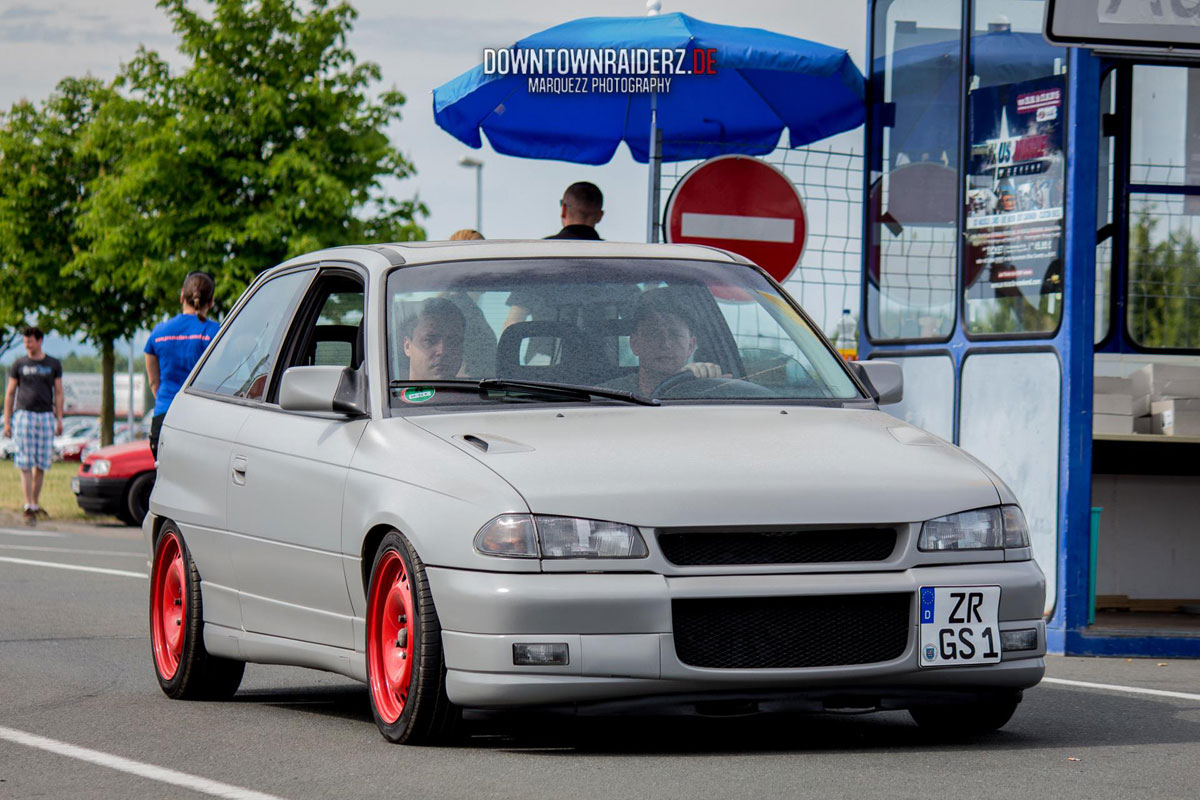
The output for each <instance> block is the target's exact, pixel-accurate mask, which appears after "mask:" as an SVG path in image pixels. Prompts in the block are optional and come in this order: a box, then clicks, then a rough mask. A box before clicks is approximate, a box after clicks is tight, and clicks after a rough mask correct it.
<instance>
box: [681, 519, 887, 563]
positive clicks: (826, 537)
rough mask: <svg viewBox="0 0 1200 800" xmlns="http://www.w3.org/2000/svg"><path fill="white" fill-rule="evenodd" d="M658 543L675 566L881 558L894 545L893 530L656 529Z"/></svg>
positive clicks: (873, 559)
mask: <svg viewBox="0 0 1200 800" xmlns="http://www.w3.org/2000/svg"><path fill="white" fill-rule="evenodd" d="M658 545H659V547H660V548H662V551H663V555H664V556H666V558H667V560H668V561H670V562H671V563H672V564H676V565H679V566H715V565H719V564H816V563H835V562H839V561H884V560H886V559H887V558H888V557H889V556H891V554H892V551H893V550H895V549H896V531H895V529H893V528H843V529H833V530H783V531H726V530H716V531H679V532H672V531H659V534H658Z"/></svg>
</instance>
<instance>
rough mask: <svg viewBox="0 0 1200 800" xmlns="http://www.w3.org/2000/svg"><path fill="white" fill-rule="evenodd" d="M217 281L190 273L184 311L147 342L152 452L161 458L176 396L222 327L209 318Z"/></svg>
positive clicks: (183, 297)
mask: <svg viewBox="0 0 1200 800" xmlns="http://www.w3.org/2000/svg"><path fill="white" fill-rule="evenodd" d="M213 288H214V286H213V279H212V277H211V276H210V275H208V274H207V273H204V272H193V273H190V274H189V275H188V276H187V278H185V279H184V281H183V289H181V290H180V292H179V302H180V304H181V305H182V306H183V310H182V311H181V312H180V313H179V314H176V315H175V316H174V317H172V318H171V319H169V320H167V321H166V322H163V323H160V324H159V325H157V326H155V328H154V330H152V331H151V332H150V339H149V341H147V342H146V347H145V353H146V377H147V378H148V379H149V381H150V389H151V391H153V392H154V417H153V420H152V422H151V424H150V449H151V450H152V451H153V452H154V457H155V458H157V457H158V435H159V433H160V432H161V431H162V423H163V419H164V418H165V417H166V416H167V409H168V408H170V407H171V401H172V400H173V399H175V393H176V392H178V391H179V389H180V387H181V386H183V382H184V381H185V380H187V376H188V375H189V374H190V373H191V371H192V367H194V366H196V362H197V361H199V360H200V356H202V355H203V354H204V349H205V348H206V347H208V344H209V342H211V341H212V340H213V337H214V336H216V335H217V331H218V330H219V329H220V326H219V325H218V324H217V323H216V322H215V321H214V320H211V319H209V318H208V312H209V311H210V310H211V309H212V305H213Z"/></svg>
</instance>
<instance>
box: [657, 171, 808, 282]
mask: <svg viewBox="0 0 1200 800" xmlns="http://www.w3.org/2000/svg"><path fill="white" fill-rule="evenodd" d="M663 227H664V228H665V229H666V232H667V241H668V242H680V243H684V244H706V245H711V246H713V247H720V248H722V249H723V250H732V251H733V252H735V253H737V254H738V255H743V256H745V257H746V258H748V259H750V260H751V261H753V262H754V263H755V264H758V265H759V266H760V267H762V268H763V269H765V270H766V271H767V272H768V273H770V275H771V277H773V278H775V280H777V281H779V282H780V283H782V282H783V281H784V280H785V279H787V277H788V276H789V275H791V274H792V270H794V269H795V268H796V265H797V264H799V263H800V256H801V255H803V254H804V238H805V233H806V229H807V227H808V223H807V220H806V219H805V217H804V203H803V201H802V200H801V199H800V194H799V193H798V192H797V191H796V187H795V186H794V185H793V184H792V182H791V181H790V180H788V178H787V176H786V175H784V174H783V173H782V172H780V171H779V170H777V169H776V168H775V167H773V166H771V165H770V164H768V163H766V162H765V161H760V160H758V159H757V158H750V157H749V156H718V157H716V158H710V159H709V160H708V161H705V162H704V163H703V164H700V165H699V166H697V167H695V168H693V169H692V170H691V171H689V172H688V174H686V175H684V176H683V179H682V180H681V181H679V183H678V184H676V186H675V190H674V191H673V192H671V199H670V200H668V201H667V214H666V223H665V225H664V226H663Z"/></svg>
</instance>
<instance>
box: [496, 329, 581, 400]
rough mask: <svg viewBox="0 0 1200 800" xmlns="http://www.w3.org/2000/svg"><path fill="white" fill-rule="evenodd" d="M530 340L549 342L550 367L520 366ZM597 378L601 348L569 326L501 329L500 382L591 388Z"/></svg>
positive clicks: (498, 349) (548, 364) (497, 352)
mask: <svg viewBox="0 0 1200 800" xmlns="http://www.w3.org/2000/svg"><path fill="white" fill-rule="evenodd" d="M531 339H539V340H551V341H552V343H553V344H552V347H550V348H548V350H549V352H550V356H549V359H548V361H549V363H546V364H526V363H522V359H521V353H522V351H523V349H524V346H525V344H526V342H528V341H529V340H531ZM539 349H547V348H539ZM599 374H603V365H602V362H601V361H600V348H599V347H598V346H597V344H596V342H595V340H594V339H593V338H592V337H591V336H590V335H589V334H587V333H586V332H584V331H583V330H581V329H580V328H579V327H578V326H577V325H575V324H574V323H571V322H559V321H554V320H536V321H531V322H517V323H514V324H512V325H509V326H508V327H507V328H505V329H504V333H503V334H501V336H500V341H499V342H498V344H497V345H496V376H497V377H499V378H507V379H511V380H527V381H551V382H553V383H574V384H587V385H593V384H594V383H595V379H596V376H597V375H599Z"/></svg>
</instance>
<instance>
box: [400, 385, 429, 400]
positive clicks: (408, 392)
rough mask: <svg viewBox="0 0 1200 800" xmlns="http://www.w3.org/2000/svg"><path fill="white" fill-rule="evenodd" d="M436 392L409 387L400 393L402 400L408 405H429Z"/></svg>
mask: <svg viewBox="0 0 1200 800" xmlns="http://www.w3.org/2000/svg"><path fill="white" fill-rule="evenodd" d="M434 394H436V392H435V391H434V390H433V389H429V388H420V387H409V388H407V389H404V390H403V391H401V392H400V399H401V400H403V401H404V402H406V403H427V402H429V401H430V400H432V399H433V396H434Z"/></svg>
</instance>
